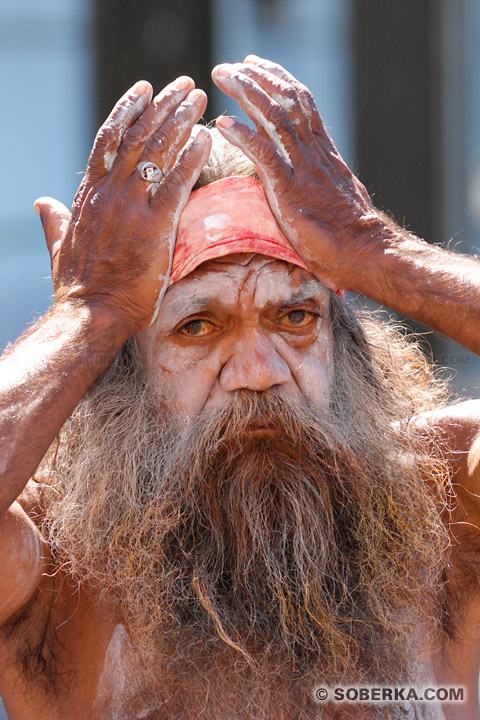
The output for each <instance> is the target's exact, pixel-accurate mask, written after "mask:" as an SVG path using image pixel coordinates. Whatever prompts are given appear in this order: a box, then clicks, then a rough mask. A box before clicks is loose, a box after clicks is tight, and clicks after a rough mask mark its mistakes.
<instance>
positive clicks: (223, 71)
mask: <svg viewBox="0 0 480 720" xmlns="http://www.w3.org/2000/svg"><path fill="white" fill-rule="evenodd" d="M216 74H217V75H219V76H220V77H224V78H231V77H233V72H232V71H231V70H229V69H228V67H227V66H226V65H219V66H218V67H217V69H216Z"/></svg>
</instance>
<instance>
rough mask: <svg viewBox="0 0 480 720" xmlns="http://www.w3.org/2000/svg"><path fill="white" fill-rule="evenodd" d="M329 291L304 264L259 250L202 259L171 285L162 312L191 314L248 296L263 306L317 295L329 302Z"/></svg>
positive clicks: (164, 313) (321, 301)
mask: <svg viewBox="0 0 480 720" xmlns="http://www.w3.org/2000/svg"><path fill="white" fill-rule="evenodd" d="M329 296H330V291H329V290H328V289H327V288H326V287H325V286H324V285H323V284H322V283H321V282H320V281H319V280H317V279H316V278H315V277H314V276H313V275H312V274H311V273H310V272H308V271H307V270H304V269H303V268H300V267H298V266H297V265H293V264H291V263H288V262H285V261H284V260H278V259H277V258H272V257H268V256H265V255H261V254H259V253H237V254H235V255H229V256H228V257H224V258H216V259H213V260H208V261H206V262H204V263H202V264H201V265H200V266H199V267H198V268H196V269H195V270H194V271H193V272H191V273H190V274H189V275H187V276H186V277H185V278H183V279H182V280H180V281H178V282H177V283H175V284H174V285H171V286H170V287H169V289H168V291H167V293H166V294H165V297H164V299H163V302H162V305H161V309H160V314H161V315H163V316H165V315H189V314H192V313H195V312H198V311H200V310H202V309H206V308H207V306H208V305H211V304H222V305H224V306H226V307H227V306H231V307H233V308H234V307H236V306H238V304H239V303H240V302H241V301H242V302H244V301H245V300H246V299H247V300H248V301H249V302H251V304H252V307H254V308H257V309H259V310H261V309H262V308H264V307H267V306H269V305H272V304H275V305H287V304H292V303H296V302H304V301H306V300H309V299H315V300H316V301H317V302H319V303H322V304H323V303H327V302H328V300H329Z"/></svg>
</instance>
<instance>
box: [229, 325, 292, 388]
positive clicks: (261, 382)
mask: <svg viewBox="0 0 480 720" xmlns="http://www.w3.org/2000/svg"><path fill="white" fill-rule="evenodd" d="M290 378H291V373H290V369H289V367H288V365H287V363H286V362H285V360H284V359H283V358H282V357H281V356H280V355H279V354H278V352H277V350H276V349H275V347H274V346H273V344H272V342H271V341H270V340H269V338H268V336H267V335H266V333H264V332H262V331H261V330H258V329H255V328H250V329H249V330H248V331H245V332H243V333H242V336H241V337H240V338H239V339H238V340H237V341H236V342H235V345H234V348H233V351H232V354H231V355H230V357H229V358H228V360H227V362H226V363H225V364H224V366H223V367H222V370H221V372H220V376H219V383H220V387H221V388H222V390H225V392H232V391H234V390H240V389H241V388H245V389H248V390H255V391H257V392H261V391H263V390H268V388H272V387H274V386H276V385H285V384H286V383H288V381H289V380H290Z"/></svg>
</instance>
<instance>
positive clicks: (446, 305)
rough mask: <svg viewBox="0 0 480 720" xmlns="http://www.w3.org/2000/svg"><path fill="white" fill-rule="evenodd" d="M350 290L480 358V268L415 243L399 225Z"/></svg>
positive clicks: (359, 267)
mask: <svg viewBox="0 0 480 720" xmlns="http://www.w3.org/2000/svg"><path fill="white" fill-rule="evenodd" d="M376 244H377V247H376V249H375V250H374V251H373V253H372V254H370V253H369V254H368V255H369V257H368V259H367V260H366V262H365V263H364V264H361V263H360V264H358V263H357V264H356V266H355V267H354V268H352V269H351V272H350V273H347V279H346V282H345V283H344V287H345V289H347V290H351V291H353V292H358V293H361V294H362V295H365V296H366V297H369V298H371V299H372V300H375V301H376V302H378V303H380V304H382V305H387V306H388V307H391V308H392V309H394V310H396V311H397V312H399V313H400V314H402V315H407V316H408V317H411V318H413V319H414V320H417V321H420V322H422V323H424V324H425V325H428V326H429V327H431V328H432V329H434V330H437V331H439V332H441V333H444V334H445V335H447V336H449V337H451V338H452V339H454V340H456V341H457V342H459V343H461V344H462V345H464V346H465V347H467V348H468V349H470V350H472V351H473V352H476V353H480V262H479V261H478V260H476V259H474V258H472V257H468V256H465V255H459V254H456V253H453V252H450V251H448V250H444V249H442V248H439V247H437V246H434V245H429V244H428V243H426V242H424V241H422V240H419V239H418V238H415V237H414V236H413V235H410V234H408V233H406V232H405V231H403V230H401V229H400V228H396V227H395V226H394V225H393V224H388V225H385V228H384V232H383V239H382V240H378V241H376Z"/></svg>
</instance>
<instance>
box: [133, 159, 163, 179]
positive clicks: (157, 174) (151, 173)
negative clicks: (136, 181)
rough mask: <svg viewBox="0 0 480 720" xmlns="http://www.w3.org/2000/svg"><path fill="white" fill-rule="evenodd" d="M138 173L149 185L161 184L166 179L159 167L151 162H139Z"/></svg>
mask: <svg viewBox="0 0 480 720" xmlns="http://www.w3.org/2000/svg"><path fill="white" fill-rule="evenodd" d="M137 172H138V174H139V175H140V177H141V178H142V180H145V182H149V183H157V182H161V181H162V180H163V179H164V177H165V175H164V174H163V172H162V171H161V170H160V168H159V167H158V165H156V164H155V163H154V162H150V161H146V162H139V163H138V165H137Z"/></svg>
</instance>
